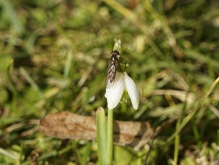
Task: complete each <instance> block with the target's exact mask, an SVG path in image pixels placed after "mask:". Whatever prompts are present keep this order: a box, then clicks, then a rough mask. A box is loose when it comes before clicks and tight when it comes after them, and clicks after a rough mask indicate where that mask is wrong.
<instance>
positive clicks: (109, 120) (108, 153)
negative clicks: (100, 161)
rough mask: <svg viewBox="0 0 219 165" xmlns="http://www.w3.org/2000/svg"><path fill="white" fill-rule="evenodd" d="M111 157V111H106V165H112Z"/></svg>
mask: <svg viewBox="0 0 219 165" xmlns="http://www.w3.org/2000/svg"><path fill="white" fill-rule="evenodd" d="M112 155H113V110H108V120H107V165H111V164H112Z"/></svg>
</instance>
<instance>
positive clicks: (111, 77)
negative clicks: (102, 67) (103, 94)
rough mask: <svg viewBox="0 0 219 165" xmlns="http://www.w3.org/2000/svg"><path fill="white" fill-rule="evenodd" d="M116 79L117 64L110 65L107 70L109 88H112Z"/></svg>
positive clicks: (107, 85)
mask: <svg viewBox="0 0 219 165" xmlns="http://www.w3.org/2000/svg"><path fill="white" fill-rule="evenodd" d="M115 79H116V66H115V65H110V66H109V68H108V72H107V84H106V87H107V88H111V87H113V85H114V82H115Z"/></svg>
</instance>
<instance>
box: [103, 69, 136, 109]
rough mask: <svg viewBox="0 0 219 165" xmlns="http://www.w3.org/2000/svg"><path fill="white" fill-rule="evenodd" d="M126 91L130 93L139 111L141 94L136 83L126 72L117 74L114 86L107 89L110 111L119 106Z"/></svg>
mask: <svg viewBox="0 0 219 165" xmlns="http://www.w3.org/2000/svg"><path fill="white" fill-rule="evenodd" d="M124 90H126V91H127V92H128V94H129V97H130V99H131V102H132V106H133V107H134V109H135V110H137V109H138V104H139V94H138V90H137V87H136V85H135V83H134V81H133V80H132V78H130V77H129V76H128V74H127V73H126V72H124V73H121V72H117V73H116V78H115V81H114V84H113V86H112V87H110V88H106V94H105V97H106V98H107V103H108V109H109V110H112V109H114V108H115V107H116V106H117V105H118V103H119V102H120V99H121V97H122V94H123V92H124Z"/></svg>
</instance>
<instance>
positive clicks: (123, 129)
mask: <svg viewBox="0 0 219 165" xmlns="http://www.w3.org/2000/svg"><path fill="white" fill-rule="evenodd" d="M96 129H97V128H96V119H95V118H94V117H91V116H81V115H78V114H75V113H70V112H66V111H60V112H56V113H53V114H49V115H47V116H46V117H45V118H43V119H42V120H41V121H40V131H41V132H42V133H44V134H46V135H49V136H54V137H58V138H61V139H84V140H96ZM155 136H156V133H155V131H154V130H153V129H152V128H151V125H150V123H149V122H131V121H114V143H116V144H119V145H123V146H125V145H128V146H131V147H133V148H134V149H135V150H139V149H140V148H141V147H142V146H144V145H145V144H146V143H147V142H148V141H149V140H152V139H154V137H155Z"/></svg>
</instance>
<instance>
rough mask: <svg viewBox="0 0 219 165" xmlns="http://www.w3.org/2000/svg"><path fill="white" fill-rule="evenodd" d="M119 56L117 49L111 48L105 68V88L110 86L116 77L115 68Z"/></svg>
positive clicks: (117, 65) (117, 64)
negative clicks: (106, 67)
mask: <svg viewBox="0 0 219 165" xmlns="http://www.w3.org/2000/svg"><path fill="white" fill-rule="evenodd" d="M119 57H120V54H119V52H118V51H117V50H113V51H112V52H111V57H110V60H109V66H108V70H107V85H106V86H107V88H110V87H112V86H113V84H114V81H115V79H116V70H117V68H118V67H119Z"/></svg>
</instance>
